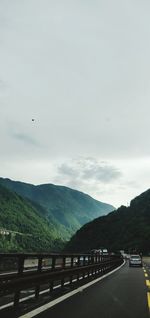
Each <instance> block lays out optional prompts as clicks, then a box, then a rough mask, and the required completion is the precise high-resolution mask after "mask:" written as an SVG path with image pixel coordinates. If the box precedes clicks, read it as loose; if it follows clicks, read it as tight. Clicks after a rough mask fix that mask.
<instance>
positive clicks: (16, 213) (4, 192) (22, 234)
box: [0, 185, 63, 252]
mask: <svg viewBox="0 0 150 318" xmlns="http://www.w3.org/2000/svg"><path fill="white" fill-rule="evenodd" d="M41 212H43V211H41V208H40V207H36V208H35V207H34V206H33V205H32V204H31V203H30V202H29V201H28V200H26V199H24V198H22V197H21V196H19V195H18V194H17V193H14V192H12V191H10V190H8V189H6V188H4V187H3V186H1V185H0V251H4V252H6V251H38V252H39V251H45V252H47V251H52V250H55V249H58V248H59V246H62V242H63V236H61V233H60V230H57V227H56V226H54V225H53V224H52V223H50V222H48V221H47V220H46V219H45V218H44V217H43V216H42V215H41ZM6 230H7V231H6Z"/></svg>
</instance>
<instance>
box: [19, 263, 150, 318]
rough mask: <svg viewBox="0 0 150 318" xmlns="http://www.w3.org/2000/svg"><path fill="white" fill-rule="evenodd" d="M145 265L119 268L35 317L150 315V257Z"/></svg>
mask: <svg viewBox="0 0 150 318" xmlns="http://www.w3.org/2000/svg"><path fill="white" fill-rule="evenodd" d="M143 261H144V267H143V268H136V267H132V268H129V266H128V263H126V264H125V265H124V266H123V267H122V268H121V269H120V270H118V271H117V272H115V273H113V274H112V275H110V276H108V277H106V278H104V279H103V280H101V281H99V282H97V283H95V284H93V285H92V286H90V287H88V288H86V289H82V288H80V290H79V292H77V293H76V294H75V295H73V296H71V297H69V298H67V299H66V300H63V301H61V302H60V303H58V304H55V305H54V306H53V307H51V308H49V309H47V310H45V308H43V310H44V311H43V312H41V313H40V314H37V312H36V311H34V312H31V313H29V314H28V315H25V316H24V317H27V318H29V317H36V318H70V317H71V318H92V317H94V318H148V317H149V316H150V311H149V308H150V293H149V290H150V259H149V258H147V259H144V260H143Z"/></svg>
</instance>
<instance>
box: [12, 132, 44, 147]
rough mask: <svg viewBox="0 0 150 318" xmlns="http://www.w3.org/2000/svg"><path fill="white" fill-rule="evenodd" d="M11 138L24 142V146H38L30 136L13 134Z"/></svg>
mask: <svg viewBox="0 0 150 318" xmlns="http://www.w3.org/2000/svg"><path fill="white" fill-rule="evenodd" d="M12 137H13V138H15V139H17V140H19V141H23V142H25V143H26V144H30V145H33V146H38V145H39V144H38V142H37V141H36V140H35V139H34V138H32V137H31V136H29V135H27V134H25V133H21V132H20V133H13V134H12Z"/></svg>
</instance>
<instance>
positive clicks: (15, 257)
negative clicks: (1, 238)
mask: <svg viewBox="0 0 150 318" xmlns="http://www.w3.org/2000/svg"><path fill="white" fill-rule="evenodd" d="M122 263H123V259H122V258H121V257H119V256H115V255H113V256H109V255H95V254H93V255H92V254H11V253H10V254H0V296H1V297H3V296H5V295H9V294H11V295H12V294H13V295H14V306H15V307H17V306H18V304H19V300H20V293H21V291H23V290H27V289H29V288H34V290H35V297H36V298H38V297H39V293H40V286H42V285H44V284H49V291H50V292H52V291H53V288H54V284H55V283H56V282H58V281H59V282H60V285H61V287H63V286H64V283H65V280H66V279H67V280H68V281H69V284H72V282H73V278H76V280H77V281H78V280H79V278H80V277H81V276H82V278H83V279H84V278H85V276H86V277H90V276H92V277H93V276H97V275H101V276H102V275H104V274H105V273H107V272H109V271H111V270H112V269H114V268H116V267H118V266H119V265H121V264H122ZM7 271H8V272H7Z"/></svg>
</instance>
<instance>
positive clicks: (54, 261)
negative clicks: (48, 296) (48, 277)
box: [49, 256, 56, 293]
mask: <svg viewBox="0 0 150 318" xmlns="http://www.w3.org/2000/svg"><path fill="white" fill-rule="evenodd" d="M55 263H56V256H53V257H52V271H54V270H55ZM53 287H54V282H53V281H51V282H50V284H49V291H50V293H51V292H52V291H53Z"/></svg>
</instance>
